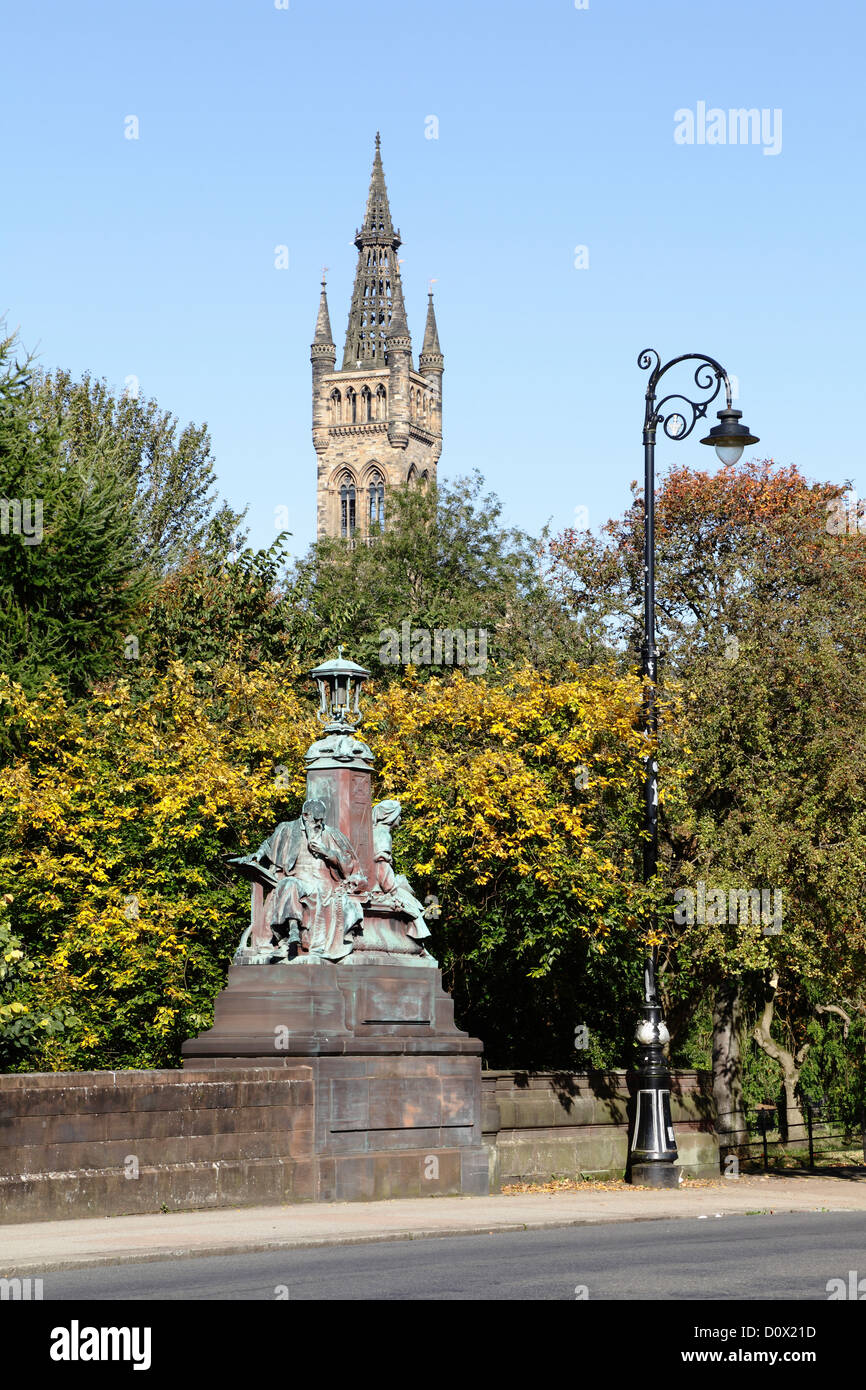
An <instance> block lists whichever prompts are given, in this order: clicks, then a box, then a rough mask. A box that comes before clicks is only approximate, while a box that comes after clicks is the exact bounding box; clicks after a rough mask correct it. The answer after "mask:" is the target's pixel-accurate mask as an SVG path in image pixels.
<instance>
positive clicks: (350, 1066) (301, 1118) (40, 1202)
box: [0, 1055, 488, 1223]
mask: <svg viewBox="0 0 866 1390" xmlns="http://www.w3.org/2000/svg"><path fill="white" fill-rule="evenodd" d="M479 1075H480V1065H479V1062H478V1058H477V1057H472V1056H465V1057H464V1056H428V1057H406V1056H402V1055H395V1056H392V1057H321V1058H320V1057H313V1058H310V1059H309V1061H308V1060H307V1059H306V1058H303V1059H297V1058H291V1057H286V1058H284V1059H283V1061H282V1065H280V1064H276V1065H275V1064H273V1063H269V1062H267V1061H262V1062H259V1064H256V1062H255V1061H250V1060H240V1059H231V1060H229V1059H223V1062H222V1064H221V1063H220V1060H219V1059H216V1058H214V1059H208V1060H206V1061H203V1062H202V1066H201V1068H200V1069H198V1068H195V1067H190V1066H187V1067H186V1068H185V1069H184V1070H183V1071H117V1072H74V1073H41V1074H36V1075H34V1074H30V1075H23V1074H22V1075H12V1076H0V1223H3V1222H21V1221H44V1220H56V1219H58V1218H63V1217H79V1216H118V1215H123V1214H125V1213H130V1212H133V1213H134V1212H153V1211H159V1210H161V1209H162V1208H165V1209H166V1210H168V1211H189V1210H194V1209H196V1208H203V1207H204V1208H207V1207H224V1206H257V1205H263V1204H271V1203H274V1204H280V1203H284V1202H308V1201H366V1200H373V1199H377V1198H387V1197H408V1196H419V1197H420V1196H434V1195H447V1194H454V1193H460V1192H482V1191H483V1192H486V1191H487V1181H488V1163H487V1156H486V1150H485V1149H484V1148H483V1147H482V1144H481V1127H480V1119H479V1115H480V1106H479Z"/></svg>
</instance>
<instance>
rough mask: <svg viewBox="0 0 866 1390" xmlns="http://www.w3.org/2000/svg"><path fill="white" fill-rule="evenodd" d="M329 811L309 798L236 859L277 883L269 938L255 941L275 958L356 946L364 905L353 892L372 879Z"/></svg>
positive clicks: (328, 955)
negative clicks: (305, 943) (304, 946)
mask: <svg viewBox="0 0 866 1390" xmlns="http://www.w3.org/2000/svg"><path fill="white" fill-rule="evenodd" d="M325 815H326V808H325V806H324V803H323V802H321V801H305V802H304V805H303V809H302V812H301V815H300V817H299V818H298V819H297V820H293V821H283V822H282V823H281V824H280V825H278V826H277V828H276V830H275V831H274V832H273V834H272V835H269V836H268V838H267V839H266V840H265V841H264V843H263V844H261V845H260V846H259V848H258V849H257V850H256V852H255V854H251V855H247V856H246V857H244V858H240V859H235V860H232V861H231V862H232V864H233V865H234V866H235V868H236V870H237V871H239V872H242V873H243V874H244V876H245V877H253V878H254V877H256V876H257V872H259V871H261V870H264V874H263V877H264V878H265V881H266V882H267V883H268V884H269V885H270V886H271V887H272V891H271V892H270V894H269V895H268V897H267V899H266V905H265V928H266V930H267V932H268V933H269V935H268V940H260V939H258V940H257V939H255V935H253V940H252V942H251V945H252V947H253V949H254V950H258V951H259V952H261V953H262V954H263V955H264V956H266V957H267V959H268V961H269V962H271V963H278V962H280V961H290V962H292V963H294V964H297V963H301V962H303V961H307V960H312V961H315V960H330V961H338V960H342V959H343V958H344V957H345V956H348V955H350V954H351V952H352V950H353V948H354V939H355V933H356V929H357V928H358V927H359V926H360V924H361V922H362V920H363V916H364V911H363V907H362V905H361V902H360V901H359V900H358V898H357V896H353V894H357V893H359V892H361V891H362V890H363V889H364V888H365V887H366V883H367V880H366V878H365V876H364V874H363V872H362V870H361V865H360V861H359V859H358V855H357V854H356V852H355V849H354V847H353V846H352V844H351V843H350V841H349V840H348V839H347V838H346V836H345V835H344V834H343V833H342V831H340V830H337V829H336V828H335V827H334V826H330V825H326V824H325ZM260 881H261V880H260ZM302 930H303V931H304V932H305V933H306V935H307V937H308V940H309V949H308V951H307V953H306V954H302V953H299V951H298V947H299V945H300V940H301V931H302ZM242 944H243V943H242Z"/></svg>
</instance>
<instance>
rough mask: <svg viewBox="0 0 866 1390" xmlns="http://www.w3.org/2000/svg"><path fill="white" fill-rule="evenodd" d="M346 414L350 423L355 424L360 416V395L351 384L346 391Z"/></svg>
mask: <svg viewBox="0 0 866 1390" xmlns="http://www.w3.org/2000/svg"><path fill="white" fill-rule="evenodd" d="M346 416H347V419H348V422H349V424H350V425H354V424H355V422H356V420H357V418H358V397H357V396H356V395H355V392H354V391H353V390H352V388H351V386H350V387H349V389H348V391H347V392H346Z"/></svg>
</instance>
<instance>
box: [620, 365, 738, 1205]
mask: <svg viewBox="0 0 866 1390" xmlns="http://www.w3.org/2000/svg"><path fill="white" fill-rule="evenodd" d="M680 362H696V363H697V366H696V367H695V372H694V381H695V385H696V387H697V388H698V391H699V392H701V393H702V395H701V397H700V398H699V399H698V400H696V401H693V400H691V398H690V397H688V396H684V395H681V394H680V393H679V392H672V393H671V394H670V395H667V396H663V397H662V399H661V400H660V401H657V400H656V391H657V387H658V384H659V381H660V380H661V378H662V377H663V376H664V375H665V373H666V372H669V371H670V369H671V367H676V366H677V365H678V364H679V363H680ZM637 363H638V366H639V367H640V368H641V370H642V371H648V372H649V374H650V376H649V381H648V382H647V388H646V411H645V414H644V427H643V448H644V517H645V520H644V549H643V571H644V641H643V649H642V673H643V676H644V677H645V678H646V681H645V685H644V690H645V696H644V700H645V703H644V717H645V728H646V732H647V739H648V741H649V740H651V741H652V742H653V743H655V738H656V734H657V731H658V712H657V706H656V698H655V685H656V678H657V665H658V652H657V650H656V627H655V443H656V429H657V428H658V426H659V425H661V426H662V428H663V430H664V432H665V434H666V435H667V437H668V439H676V440H680V439H685V438H686V436H687V435H689V434H691V432H692V430H693V429H694V427H695V425H696V424H697V422H698V420H702V419H704V417H705V416H706V413H707V408H708V406H710V405H711V404H712V402H713V401H714V400H715V399H716V397H717V396H718V394H719V391H720V389H721V385H722V382H724V383H725V396H726V402H727V404H726V408H725V409H724V410H720V411H719V412H718V417H719V424H718V425H714V426H713V428H712V429H711V430H710V432H709V434H708V435H707V436H706V438H704V439H702V440H701V443H702V444H711V445H713V446H714V447H715V450H716V453H717V454H718V456H719V458H720V459H721V461H722V463H727V464H731V463H736V462H737V460H738V459H739V457H740V455H741V454H742V452H743V449H744V448H745V446H746V445H747V444H757V443H758V439H757V436H756V435H753V434H750V433H749V431H748V429H747V428H746V426H745V425H741V424H740V419H741V417H742V411H739V410H734V409H733V408H732V405H731V383H730V381H729V379H728V374H727V372H726V371H725V369H724V367H722V366H721V365H720V363H718V362H717V361H716V360H715V358H714V357H706V356H704V354H703V353H697V352H687V353H684V354H683V356H682V357H673V358H672V359H671V361H670V362H667V363H666V364H665V365H664V366H662V362H661V357H660V356H659V354H658V353H657V352H656V350H655V348H645V349H644V351H643V352H642V353H641V354H640V356H639V357H638V359H637ZM683 411H685V412H686V413H685V414H684V413H683ZM644 832H645V838H644V847H643V877H644V882H645V883H649V881H650V880H651V879H652V878H654V877H655V873H656V867H657V864H658V839H659V835H658V763H657V762H656V760H655V757H654V756H652V755H648V756H647V758H646V761H645V777H644ZM646 925H647V927H648V929H649V931H650V932H651V933H652V935H653V936H655V929H656V927H657V914H656V913H651V914H650V916H649V918H648V920H647V923H646ZM657 973H658V946H656V945H653V946H648V947H647V955H646V964H645V967H644V1002H643V1011H642V1014H641V1017H640V1019H639V1021H638V1026H637V1042H638V1049H639V1050H638V1057H637V1067H636V1079H637V1087H636V1104H635V1117H634V1132H633V1134H632V1139H631V1145H630V1151H629V1160H630V1161H629V1177H630V1180H631V1181H632V1182H634V1183H644V1184H647V1185H648V1186H650V1187H676V1186H677V1184H678V1183H679V1180H680V1176H681V1174H680V1170H679V1169H677V1168H675V1167H674V1163H675V1161H676V1157H677V1145H676V1138H675V1136H674V1128H673V1123H672V1120H671V1082H670V1073H669V1071H668V1066H667V1062H666V1061H665V1056H664V1051H663V1047H664V1044H665V1043H666V1042H669V1041H670V1033H669V1032H668V1030H667V1026H666V1024H665V1021H664V1019H663V1017H662V1010H661V1005H660V1004H659V997H658V986H657Z"/></svg>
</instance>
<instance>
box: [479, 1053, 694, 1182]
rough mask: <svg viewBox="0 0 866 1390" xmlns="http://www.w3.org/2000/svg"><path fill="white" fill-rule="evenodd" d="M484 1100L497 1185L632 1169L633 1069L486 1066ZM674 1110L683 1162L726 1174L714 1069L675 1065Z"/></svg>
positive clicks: (617, 1174)
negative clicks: (497, 1068)
mask: <svg viewBox="0 0 866 1390" xmlns="http://www.w3.org/2000/svg"><path fill="white" fill-rule="evenodd" d="M481 1107H482V1108H481V1127H482V1132H483V1138H484V1142H485V1144H486V1145H487V1148H488V1154H489V1156H490V1180H491V1190H492V1191H497V1190H498V1189H499V1188H500V1187H501V1186H503V1185H506V1184H508V1183H513V1182H524V1181H537V1182H544V1181H549V1180H550V1179H551V1178H554V1177H580V1176H583V1177H586V1178H613V1177H616V1178H620V1177H622V1176H623V1174H624V1173H625V1170H626V1164H627V1160H628V1137H629V1125H630V1119H631V1115H632V1113H633V1110H632V1101H631V1093H630V1088H629V1080H628V1074H627V1073H626V1072H625V1071H610V1072H586V1073H582V1074H577V1073H575V1074H571V1073H562V1072H534V1073H533V1072H520V1071H482V1073H481ZM671 1111H672V1115H673V1121H674V1125H675V1126H676V1135H677V1147H678V1150H679V1159H678V1164H679V1166H680V1167H682V1169H683V1170H684V1173H685V1174H687V1175H688V1176H690V1177H702V1178H706V1177H718V1174H719V1145H718V1139H717V1137H716V1134H715V1110H714V1106H713V1101H712V1079H711V1077H710V1076H709V1074H708V1073H704V1072H694V1071H688V1072H686V1071H682V1072H674V1073H673V1075H672V1077H671Z"/></svg>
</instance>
